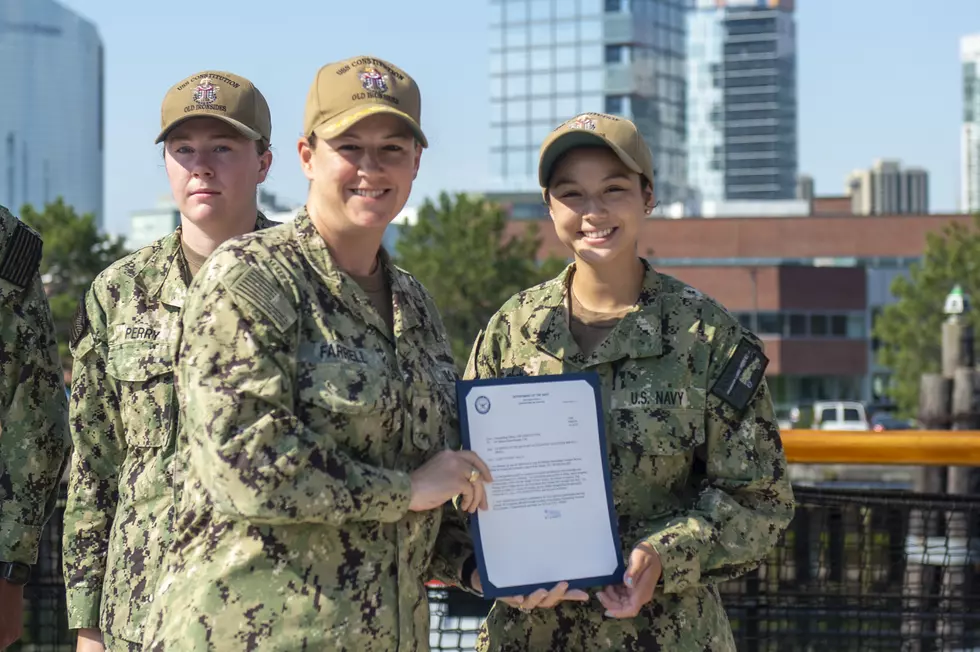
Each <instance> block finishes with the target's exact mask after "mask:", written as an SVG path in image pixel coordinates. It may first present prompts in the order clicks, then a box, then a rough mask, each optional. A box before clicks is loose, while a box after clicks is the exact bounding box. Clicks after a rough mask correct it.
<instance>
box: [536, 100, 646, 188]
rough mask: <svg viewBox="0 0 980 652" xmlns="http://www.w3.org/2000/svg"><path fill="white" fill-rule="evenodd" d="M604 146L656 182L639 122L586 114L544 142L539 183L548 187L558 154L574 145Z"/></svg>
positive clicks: (561, 128)
mask: <svg viewBox="0 0 980 652" xmlns="http://www.w3.org/2000/svg"><path fill="white" fill-rule="evenodd" d="M595 145H605V146H607V147H609V149H611V150H612V151H613V152H614V153H615V154H616V156H618V157H619V159H620V160H621V161H622V162H623V163H624V164H625V165H626V167H628V168H629V169H630V170H632V171H633V172H636V173H637V174H642V175H643V176H645V177H646V178H647V180H648V181H650V183H653V155H652V154H651V153H650V148H649V147H647V144H646V141H645V140H643V135H642V134H640V132H639V130H637V128H636V125H635V124H633V122H632V121H630V120H627V119H626V118H620V117H618V116H614V115H608V114H605V113H583V114H582V115H579V116H577V117H574V118H572V119H571V120H568V121H566V122H563V123H562V124H561V125H560V126H559V127H558V128H557V129H555V130H554V131H552V132H551V133H550V134H548V137H547V138H545V140H544V142H543V143H541V155H540V158H539V162H538V183H539V184H540V185H541V187H542V188H547V187H548V179H549V178H550V177H551V169H552V168H553V167H554V165H555V162H556V161H558V157H560V156H561V155H562V154H564V153H565V152H567V151H568V150H570V149H572V148H574V147H583V146H595Z"/></svg>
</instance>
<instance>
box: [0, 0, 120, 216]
mask: <svg viewBox="0 0 980 652" xmlns="http://www.w3.org/2000/svg"><path fill="white" fill-rule="evenodd" d="M103 58H104V57H103V50H102V39H101V37H100V36H99V33H98V30H97V29H96V27H95V25H93V24H92V23H90V22H88V21H87V20H85V19H83V18H82V17H80V16H79V15H78V14H76V13H74V12H72V11H70V10H68V9H66V8H65V7H63V6H62V5H60V4H59V3H57V2H54V1H53V0H2V1H0V88H3V95H2V96H0V204H3V205H4V206H7V207H9V208H10V209H11V210H12V211H14V212H19V211H20V208H21V206H22V205H23V204H31V205H33V206H34V208H36V209H38V210H42V209H43V208H44V205H45V204H47V203H49V202H53V201H55V200H56V199H57V198H58V197H59V196H60V197H62V198H63V199H64V200H65V203H66V204H68V205H70V206H72V207H73V208H74V209H75V210H76V212H78V214H80V215H81V214H84V213H93V214H94V215H95V219H96V223H97V224H99V225H100V226H101V224H102V219H103V217H104V216H103V171H102V170H103V155H104V136H105V132H104V126H105V115H104V108H105V107H104V104H103V98H104V85H105V74H104V62H103ZM126 83H128V82H126Z"/></svg>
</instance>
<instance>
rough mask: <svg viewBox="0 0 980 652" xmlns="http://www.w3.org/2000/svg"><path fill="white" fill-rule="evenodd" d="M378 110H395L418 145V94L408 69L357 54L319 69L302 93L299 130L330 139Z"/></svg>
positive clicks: (421, 137) (421, 140)
mask: <svg viewBox="0 0 980 652" xmlns="http://www.w3.org/2000/svg"><path fill="white" fill-rule="evenodd" d="M378 113H389V114H391V115H396V116H398V117H399V118H401V119H402V120H404V121H405V123H406V124H408V126H409V127H410V128H411V130H412V133H414V134H415V137H416V138H417V139H418V141H419V143H421V144H422V147H428V146H429V142H428V141H427V140H426V138H425V134H424V133H422V127H421V124H422V94H421V92H420V91H419V87H418V84H416V83H415V80H414V79H412V78H411V77H409V75H408V73H406V72H405V71H404V70H402V69H400V68H398V67H396V66H395V65H394V64H391V63H388V62H387V61H383V60H381V59H376V58H374V57H369V56H359V57H354V58H352V59H346V60H344V61H338V62H335V63H328V64H327V65H325V66H323V67H322V68H320V69H319V70H318V71H317V73H316V77H315V78H314V79H313V85H312V86H311V87H310V92H309V95H308V96H307V98H306V112H305V113H304V115H303V134H304V135H306V136H310V135H311V134H316V135H317V137H319V138H334V137H336V136H339V135H340V134H342V133H344V132H345V131H346V130H348V129H350V127H351V126H352V125H354V124H355V123H357V122H359V121H360V120H363V119H364V118H367V117H368V116H372V115H377V114H378Z"/></svg>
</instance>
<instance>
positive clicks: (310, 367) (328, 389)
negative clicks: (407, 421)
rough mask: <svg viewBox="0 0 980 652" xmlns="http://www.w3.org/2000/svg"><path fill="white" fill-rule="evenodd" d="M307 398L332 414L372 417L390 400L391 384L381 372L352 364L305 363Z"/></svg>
mask: <svg viewBox="0 0 980 652" xmlns="http://www.w3.org/2000/svg"><path fill="white" fill-rule="evenodd" d="M301 375H302V376H305V378H301V379H300V382H301V385H303V386H305V391H304V394H305V395H306V398H307V399H308V400H309V401H310V402H312V403H315V404H317V405H319V406H320V407H322V408H326V409H327V410H328V411H330V412H339V413H342V414H350V415H365V416H366V415H370V414H372V413H376V412H378V411H381V410H384V409H385V407H386V406H387V405H388V403H389V402H390V400H391V389H390V387H391V385H390V383H389V381H388V378H387V376H386V375H385V374H384V373H383V372H382V370H380V369H375V368H373V367H371V366H369V365H364V364H357V363H352V362H343V361H338V362H322V363H316V364H310V363H306V364H303V365H302V367H301Z"/></svg>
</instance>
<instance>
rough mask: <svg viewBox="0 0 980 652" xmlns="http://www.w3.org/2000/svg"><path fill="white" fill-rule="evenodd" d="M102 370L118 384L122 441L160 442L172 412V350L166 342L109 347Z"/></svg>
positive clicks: (131, 443)
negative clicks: (123, 436)
mask: <svg viewBox="0 0 980 652" xmlns="http://www.w3.org/2000/svg"><path fill="white" fill-rule="evenodd" d="M106 373H108V374H109V376H111V377H112V378H113V379H115V381H116V384H117V386H118V388H119V411H120V415H121V417H122V422H123V428H124V429H125V434H126V443H127V444H128V445H129V446H134V447H156V446H164V445H165V444H166V443H167V441H168V440H169V438H170V433H171V429H172V427H173V419H174V413H175V410H176V406H175V405H174V403H175V401H174V375H173V352H172V351H171V349H170V342H169V341H168V342H139V343H134V344H124V345H120V346H112V347H110V348H109V352H108V359H107V360H106Z"/></svg>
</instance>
